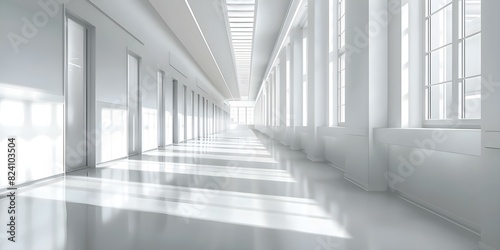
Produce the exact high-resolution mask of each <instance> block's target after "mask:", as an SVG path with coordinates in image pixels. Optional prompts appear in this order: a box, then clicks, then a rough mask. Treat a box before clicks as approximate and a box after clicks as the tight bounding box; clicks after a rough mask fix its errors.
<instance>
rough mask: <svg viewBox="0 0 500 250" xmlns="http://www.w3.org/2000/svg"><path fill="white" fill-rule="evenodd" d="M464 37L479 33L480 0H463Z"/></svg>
mask: <svg viewBox="0 0 500 250" xmlns="http://www.w3.org/2000/svg"><path fill="white" fill-rule="evenodd" d="M464 21H465V36H468V35H471V34H474V33H476V32H479V31H481V0H465V20H464Z"/></svg>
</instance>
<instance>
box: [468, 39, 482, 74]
mask: <svg viewBox="0 0 500 250" xmlns="http://www.w3.org/2000/svg"><path fill="white" fill-rule="evenodd" d="M479 74H481V34H477V35H475V36H472V37H470V38H467V39H466V40H465V77H468V76H476V75H479Z"/></svg>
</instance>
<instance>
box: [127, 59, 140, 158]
mask: <svg viewBox="0 0 500 250" xmlns="http://www.w3.org/2000/svg"><path fill="white" fill-rule="evenodd" d="M139 63H140V58H139V57H138V56H137V55H135V54H133V53H132V52H129V53H128V55H127V77H128V78H127V81H128V128H129V130H128V155H129V156H134V155H138V154H141V144H142V139H141V130H142V129H141V127H142V125H141V112H140V110H141V109H140V105H141V103H140V95H139V94H140V93H139Z"/></svg>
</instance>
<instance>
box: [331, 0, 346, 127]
mask: <svg viewBox="0 0 500 250" xmlns="http://www.w3.org/2000/svg"><path fill="white" fill-rule="evenodd" d="M334 1H335V3H336V4H337V5H336V7H337V8H336V22H335V24H336V25H337V34H335V39H337V50H336V51H337V56H336V60H337V67H336V72H337V81H336V82H337V84H336V85H337V88H336V90H337V91H336V92H337V105H336V106H337V107H336V108H337V126H339V127H345V123H346V102H345V100H346V92H345V90H346V88H347V82H346V81H345V77H344V79H341V76H342V70H343V71H344V76H345V71H346V67H347V65H346V60H345V56H346V42H345V35H346V28H345V20H346V11H345V2H346V1H347V0H334ZM342 4H344V8H342ZM332 8H333V6H332ZM342 10H343V12H342ZM332 12H333V11H332ZM342 20H343V23H344V25H343V26H342ZM341 27H344V29H343V30H341ZM342 35H343V37H344V39H343V40H344V44H343V46H342V43H341V42H340V41H342ZM342 58H343V59H342ZM342 62H343V64H342ZM341 65H344V68H343V69H341V68H340V67H341ZM342 80H343V81H344V86H343V87H342V86H341V82H342ZM342 88H343V89H344V92H342ZM342 93H344V94H342ZM342 100H344V104H343V105H342ZM342 106H343V107H344V112H343V113H342ZM342 115H343V116H342Z"/></svg>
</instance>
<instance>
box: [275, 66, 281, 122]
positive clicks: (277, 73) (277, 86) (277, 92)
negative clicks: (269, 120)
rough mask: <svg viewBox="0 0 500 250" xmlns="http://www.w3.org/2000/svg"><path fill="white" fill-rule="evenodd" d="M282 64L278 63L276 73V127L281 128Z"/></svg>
mask: <svg viewBox="0 0 500 250" xmlns="http://www.w3.org/2000/svg"><path fill="white" fill-rule="evenodd" d="M280 74H281V73H280V64H279V63H278V64H277V65H276V70H275V72H274V89H275V90H274V96H275V98H274V110H275V111H274V120H275V126H277V127H279V126H281V120H280V114H281V112H280V108H281V103H280V94H281V89H280V86H281V79H280Z"/></svg>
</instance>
